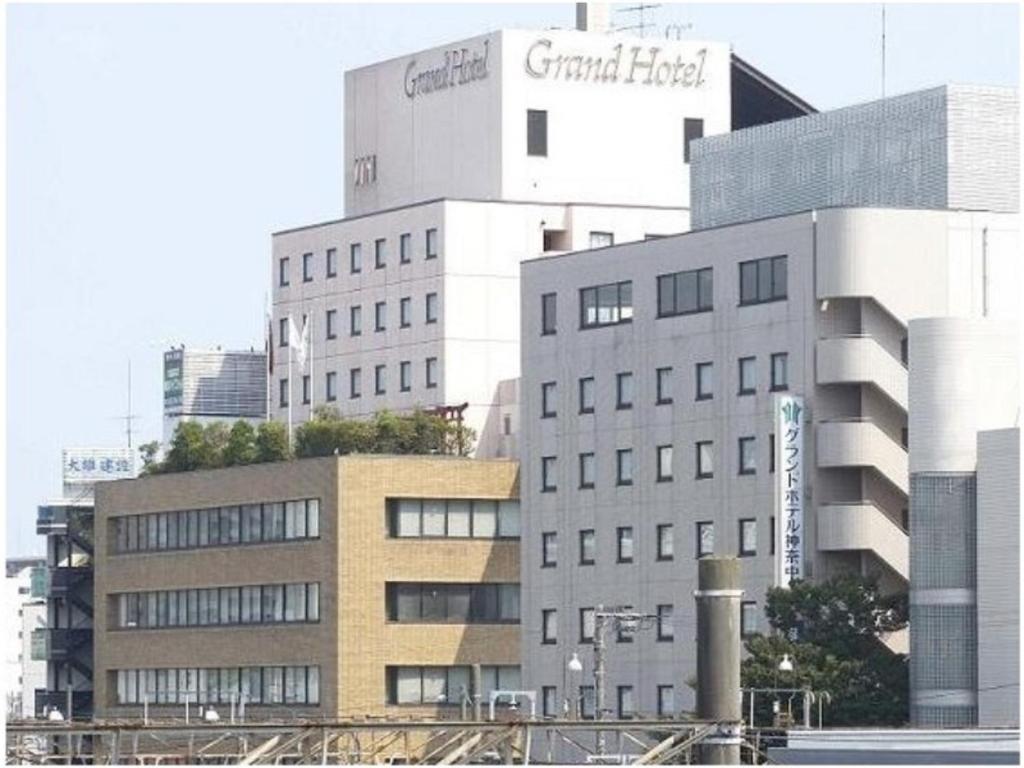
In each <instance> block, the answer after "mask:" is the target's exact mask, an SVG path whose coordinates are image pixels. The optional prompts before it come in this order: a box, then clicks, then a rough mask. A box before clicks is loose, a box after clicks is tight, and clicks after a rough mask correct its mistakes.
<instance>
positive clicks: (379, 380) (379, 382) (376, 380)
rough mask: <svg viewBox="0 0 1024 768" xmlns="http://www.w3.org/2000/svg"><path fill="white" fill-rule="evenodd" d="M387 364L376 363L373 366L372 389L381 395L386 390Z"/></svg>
mask: <svg viewBox="0 0 1024 768" xmlns="http://www.w3.org/2000/svg"><path fill="white" fill-rule="evenodd" d="M387 371H388V369H387V366H385V365H376V366H374V368H373V391H374V393H375V394H378V395H383V394H385V393H386V392H387Z"/></svg>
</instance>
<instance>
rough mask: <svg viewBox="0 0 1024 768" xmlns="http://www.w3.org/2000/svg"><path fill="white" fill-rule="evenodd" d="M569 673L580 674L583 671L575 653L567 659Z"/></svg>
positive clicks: (581, 663)
mask: <svg viewBox="0 0 1024 768" xmlns="http://www.w3.org/2000/svg"><path fill="white" fill-rule="evenodd" d="M569 671H570V672H582V671H583V662H582V661H580V657H579V656H577V655H576V652H575V651H573V654H572V658H571V659H569Z"/></svg>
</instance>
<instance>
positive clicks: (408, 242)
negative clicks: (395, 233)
mask: <svg viewBox="0 0 1024 768" xmlns="http://www.w3.org/2000/svg"><path fill="white" fill-rule="evenodd" d="M398 260H399V262H401V263H402V264H408V263H409V262H410V261H412V235H410V234H409V233H408V232H406V233H404V234H402V235H399V237H398Z"/></svg>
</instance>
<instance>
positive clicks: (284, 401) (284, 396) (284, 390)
mask: <svg viewBox="0 0 1024 768" xmlns="http://www.w3.org/2000/svg"><path fill="white" fill-rule="evenodd" d="M278 395H279V396H278V401H277V404H278V405H279V406H280V407H282V408H287V407H288V379H281V380H280V381H279V382H278Z"/></svg>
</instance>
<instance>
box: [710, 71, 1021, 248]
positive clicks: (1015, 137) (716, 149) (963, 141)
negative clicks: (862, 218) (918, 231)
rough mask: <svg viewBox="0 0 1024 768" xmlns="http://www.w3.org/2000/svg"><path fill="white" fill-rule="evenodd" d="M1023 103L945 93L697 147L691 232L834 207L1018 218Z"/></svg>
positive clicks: (998, 93)
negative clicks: (1003, 214) (1012, 214)
mask: <svg viewBox="0 0 1024 768" xmlns="http://www.w3.org/2000/svg"><path fill="white" fill-rule="evenodd" d="M1018 111H1019V99H1018V95H1017V91H1016V90H1015V89H1011V88H999V87H987V86H966V85H946V86H942V87H939V88H933V89H930V90H925V91H917V92H914V93H909V94H905V95H902V96H894V97H890V98H886V99H881V100H879V101H873V102H869V103H867V104H859V105H855V106H851V107H846V108H843V109H837V110H832V111H829V112H825V113H820V114H814V115H808V116H805V117H799V118H796V119H793V120H786V121H783V122H777V123H772V124H770V125H762V126H756V127H753V128H747V129H745V130H742V131H736V132H734V133H731V134H728V135H725V136H713V137H709V138H707V139H704V140H702V141H698V142H696V143H695V144H694V145H693V163H692V169H691V174H692V188H693V196H692V214H693V226H694V227H695V228H698V229H702V228H705V227H713V226H720V225H723V224H733V223H737V222H742V221H750V220H752V219H758V218H764V217H766V216H781V215H785V214H789V213H796V212H798V211H806V210H811V209H812V208H827V207H833V206H847V207H857V206H865V207H869V206H870V207H883V208H930V209H944V208H951V209H967V210H989V211H998V212H1016V211H1018V210H1019V209H1020V191H1019V186H1020V182H1019V179H1020V159H1019V146H1020V137H1019V123H1018Z"/></svg>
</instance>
